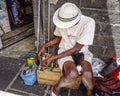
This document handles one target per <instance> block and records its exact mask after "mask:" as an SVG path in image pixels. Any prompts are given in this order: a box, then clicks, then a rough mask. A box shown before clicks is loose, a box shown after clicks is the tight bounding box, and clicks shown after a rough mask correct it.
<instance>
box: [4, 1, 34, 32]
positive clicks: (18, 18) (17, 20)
mask: <svg viewBox="0 0 120 96" xmlns="http://www.w3.org/2000/svg"><path fill="white" fill-rule="evenodd" d="M6 5H7V10H8V17H9V21H10V26H11V31H14V30H15V29H18V28H21V27H23V26H25V25H28V24H30V23H32V22H33V6H32V0H6Z"/></svg>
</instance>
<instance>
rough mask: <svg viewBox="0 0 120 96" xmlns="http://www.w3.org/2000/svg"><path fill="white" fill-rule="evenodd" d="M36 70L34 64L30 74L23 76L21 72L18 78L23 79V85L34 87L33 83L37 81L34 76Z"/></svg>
mask: <svg viewBox="0 0 120 96" xmlns="http://www.w3.org/2000/svg"><path fill="white" fill-rule="evenodd" d="M37 68H38V66H37V64H34V69H33V71H32V72H30V73H27V74H24V71H21V74H20V76H21V78H22V79H23V81H24V83H25V85H29V86H32V85H34V83H35V82H36V80H37V76H36V71H37Z"/></svg>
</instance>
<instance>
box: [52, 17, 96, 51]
mask: <svg viewBox="0 0 120 96" xmlns="http://www.w3.org/2000/svg"><path fill="white" fill-rule="evenodd" d="M94 33H95V21H94V19H92V18H90V17H87V16H84V15H82V16H81V19H80V21H79V23H78V24H77V25H75V26H72V27H70V28H65V29H61V28H58V27H56V29H55V31H54V35H56V36H61V37H62V39H61V42H60V44H59V48H63V49H65V50H68V49H71V48H73V47H74V46H75V44H76V43H79V44H82V45H84V46H83V47H82V49H81V50H80V52H84V51H86V50H88V45H92V44H93V39H94Z"/></svg>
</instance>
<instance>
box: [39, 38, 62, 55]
mask: <svg viewBox="0 0 120 96" xmlns="http://www.w3.org/2000/svg"><path fill="white" fill-rule="evenodd" d="M60 41H61V37H55V38H54V39H53V40H51V41H50V42H48V43H45V44H43V45H42V47H41V48H40V50H39V53H38V56H42V55H43V54H44V52H45V50H46V48H48V47H50V46H52V45H55V44H58V43H59V42H60Z"/></svg>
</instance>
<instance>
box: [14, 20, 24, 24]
mask: <svg viewBox="0 0 120 96" xmlns="http://www.w3.org/2000/svg"><path fill="white" fill-rule="evenodd" d="M22 23H23V20H19V21H17V22H15V23H14V24H15V25H19V24H22Z"/></svg>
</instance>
